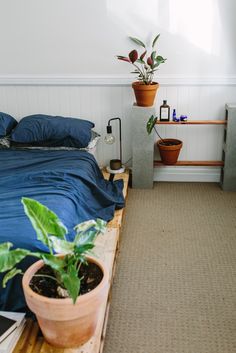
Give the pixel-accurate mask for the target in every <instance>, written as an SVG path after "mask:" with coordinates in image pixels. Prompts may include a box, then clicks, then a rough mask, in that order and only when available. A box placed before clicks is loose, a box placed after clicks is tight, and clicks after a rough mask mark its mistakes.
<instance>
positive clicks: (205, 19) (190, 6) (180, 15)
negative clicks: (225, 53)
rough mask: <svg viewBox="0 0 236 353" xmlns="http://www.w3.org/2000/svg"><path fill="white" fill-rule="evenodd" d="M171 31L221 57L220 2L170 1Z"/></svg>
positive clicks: (208, 0)
mask: <svg viewBox="0 0 236 353" xmlns="http://www.w3.org/2000/svg"><path fill="white" fill-rule="evenodd" d="M169 5H170V7H169V9H170V21H169V31H170V32H171V33H173V34H177V35H181V36H183V37H184V38H186V39H187V40H188V41H189V42H190V43H192V44H193V45H195V46H197V47H198V48H200V49H202V50H204V51H205V52H207V53H209V54H213V55H219V51H220V49H219V48H220V46H219V35H220V32H221V22H220V14H219V8H218V2H217V1H215V0H198V1H189V0H169Z"/></svg>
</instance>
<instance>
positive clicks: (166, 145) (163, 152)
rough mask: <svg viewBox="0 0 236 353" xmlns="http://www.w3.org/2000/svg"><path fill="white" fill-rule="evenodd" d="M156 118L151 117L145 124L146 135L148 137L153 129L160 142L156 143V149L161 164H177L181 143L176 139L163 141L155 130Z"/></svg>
mask: <svg viewBox="0 0 236 353" xmlns="http://www.w3.org/2000/svg"><path fill="white" fill-rule="evenodd" d="M156 122H157V117H154V115H152V116H151V117H150V118H149V120H148V122H147V126H146V128H147V133H148V134H149V135H150V134H151V132H152V130H153V129H154V130H155V132H156V134H157V136H158V137H159V138H160V140H158V141H157V147H158V149H159V152H160V156H161V160H162V162H163V164H167V165H173V164H175V163H176V162H177V160H178V157H179V153H180V150H181V148H182V146H183V142H182V141H180V140H177V139H172V138H166V139H163V138H161V136H160V135H159V133H158V131H157V129H156Z"/></svg>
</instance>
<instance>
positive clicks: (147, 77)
mask: <svg viewBox="0 0 236 353" xmlns="http://www.w3.org/2000/svg"><path fill="white" fill-rule="evenodd" d="M159 37H160V34H158V35H157V36H156V37H155V38H154V39H153V41H152V51H151V54H150V55H149V54H147V48H146V45H145V44H144V43H143V42H142V41H141V40H140V39H138V38H134V37H129V38H130V40H131V41H132V42H134V43H135V44H137V45H139V46H141V47H142V48H144V51H143V53H142V54H141V55H139V53H138V51H137V50H135V49H134V50H132V51H131V52H130V53H129V54H128V56H122V55H117V59H118V60H122V61H126V62H128V63H130V64H132V65H133V66H134V67H135V69H134V71H132V73H134V74H137V75H138V77H137V78H138V80H139V81H142V82H143V83H144V84H145V85H151V84H152V81H153V77H154V74H155V71H157V70H158V67H159V65H160V64H163V63H164V62H165V61H166V60H167V59H164V58H163V57H162V56H161V55H157V52H156V50H154V48H155V45H156V43H157V40H158V38H159Z"/></svg>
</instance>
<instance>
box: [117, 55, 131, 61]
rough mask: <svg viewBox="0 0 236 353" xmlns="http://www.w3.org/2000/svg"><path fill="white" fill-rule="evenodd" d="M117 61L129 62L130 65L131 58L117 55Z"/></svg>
mask: <svg viewBox="0 0 236 353" xmlns="http://www.w3.org/2000/svg"><path fill="white" fill-rule="evenodd" d="M117 59H118V60H122V61H127V62H128V63H130V60H129V58H127V57H126V56H121V55H117Z"/></svg>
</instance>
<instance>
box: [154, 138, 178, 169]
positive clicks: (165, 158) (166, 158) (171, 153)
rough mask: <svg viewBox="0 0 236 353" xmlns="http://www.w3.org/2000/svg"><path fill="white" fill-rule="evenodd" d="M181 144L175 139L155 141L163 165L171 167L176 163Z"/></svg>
mask: <svg viewBox="0 0 236 353" xmlns="http://www.w3.org/2000/svg"><path fill="white" fill-rule="evenodd" d="M182 146H183V142H182V141H180V140H177V139H162V140H158V141H157V147H158V149H159V151H160V155H161V160H162V162H163V164H167V165H173V164H175V163H176V162H177V160H178V157H179V153H180V150H181V148H182Z"/></svg>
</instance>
